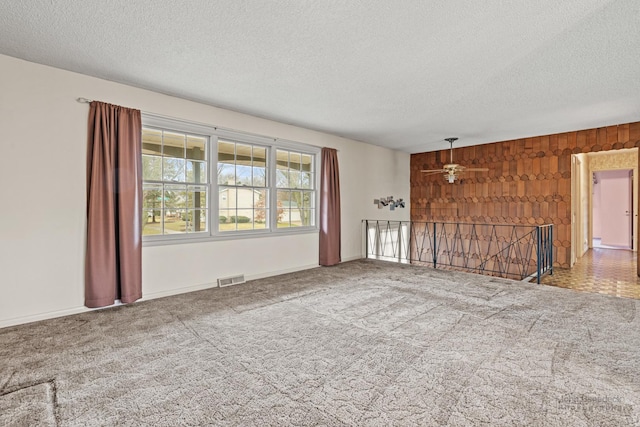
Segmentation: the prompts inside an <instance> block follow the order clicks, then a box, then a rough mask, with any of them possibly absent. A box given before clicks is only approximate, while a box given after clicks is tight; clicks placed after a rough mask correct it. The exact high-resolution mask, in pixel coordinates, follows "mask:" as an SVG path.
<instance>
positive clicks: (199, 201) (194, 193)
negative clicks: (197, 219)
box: [187, 185, 207, 209]
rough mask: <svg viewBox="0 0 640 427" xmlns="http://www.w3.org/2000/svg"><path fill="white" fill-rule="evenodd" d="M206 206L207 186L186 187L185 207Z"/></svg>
mask: <svg viewBox="0 0 640 427" xmlns="http://www.w3.org/2000/svg"><path fill="white" fill-rule="evenodd" d="M206 207H207V187H205V186H199V185H190V186H189V187H188V188H187V208H196V209H198V208H206Z"/></svg>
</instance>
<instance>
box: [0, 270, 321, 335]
mask: <svg viewBox="0 0 640 427" xmlns="http://www.w3.org/2000/svg"><path fill="white" fill-rule="evenodd" d="M316 267H318V264H309V265H304V266H300V267H293V268H287V269H284V270H275V271H270V272H267V273H261V274H253V275H249V276H247V277H246V279H247V280H256V279H262V278H265V277H271V276H278V275H280V274H286V273H295V272H296V271H302V270H309V269H311V268H316ZM217 287H218V284H217V283H216V282H209V283H203V284H200V285H194V286H187V287H184V288H177V289H170V290H167V291H160V292H144V293H143V297H142V298H141V299H139V300H138V301H148V300H152V299H156V298H164V297H169V296H172V295H179V294H186V293H189V292H195V291H201V290H204V289H209V288H217ZM134 304H135V303H134ZM117 305H122V304H120V303H119V302H118V303H116V304H114V305H110V306H108V307H100V308H87V307H84V306H82V307H74V308H69V309H65V310H59V311H50V312H47V313H38V314H33V315H30V316H21V317H14V318H11V319H5V320H0V328H6V327H9V326H16V325H22V324H25V323H32V322H38V321H40V320H47V319H55V318H56V317H63V316H71V315H73V314H79V313H86V312H89V311H95V310H103V309H105V308H109V307H115V306H117Z"/></svg>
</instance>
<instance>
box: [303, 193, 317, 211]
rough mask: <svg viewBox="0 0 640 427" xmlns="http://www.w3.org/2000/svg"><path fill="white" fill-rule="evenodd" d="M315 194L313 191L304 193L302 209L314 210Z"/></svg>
mask: <svg viewBox="0 0 640 427" xmlns="http://www.w3.org/2000/svg"><path fill="white" fill-rule="evenodd" d="M313 195H314V193H313V192H311V191H304V192H303V193H302V204H301V207H302V208H303V209H311V208H313V202H314V197H313Z"/></svg>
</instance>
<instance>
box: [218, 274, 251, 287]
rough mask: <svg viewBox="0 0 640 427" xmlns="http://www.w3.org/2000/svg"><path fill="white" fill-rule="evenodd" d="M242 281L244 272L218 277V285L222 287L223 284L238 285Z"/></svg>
mask: <svg viewBox="0 0 640 427" xmlns="http://www.w3.org/2000/svg"><path fill="white" fill-rule="evenodd" d="M244 282H245V280H244V274H240V275H238V276H231V277H221V278H220V279H218V286H219V287H221V288H223V287H225V286H231V285H239V284H240V283H244Z"/></svg>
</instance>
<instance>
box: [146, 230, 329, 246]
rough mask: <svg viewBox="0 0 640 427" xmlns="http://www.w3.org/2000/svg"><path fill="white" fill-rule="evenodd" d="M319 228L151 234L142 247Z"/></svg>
mask: <svg viewBox="0 0 640 427" xmlns="http://www.w3.org/2000/svg"><path fill="white" fill-rule="evenodd" d="M318 231H319V229H318V228H317V227H304V228H302V227H301V228H296V229H295V230H294V229H289V228H287V229H278V230H267V231H242V232H227V233H219V234H215V235H202V236H193V237H191V236H190V237H185V236H176V235H169V236H151V238H145V237H143V238H142V246H143V247H152V246H165V245H183V244H190V243H205V242H219V241H226V240H242V239H258V238H263V237H281V236H295V235H299V234H317V233H318Z"/></svg>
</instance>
